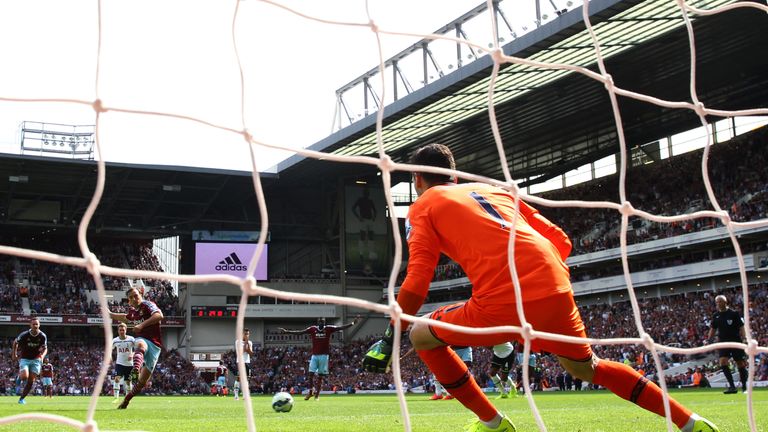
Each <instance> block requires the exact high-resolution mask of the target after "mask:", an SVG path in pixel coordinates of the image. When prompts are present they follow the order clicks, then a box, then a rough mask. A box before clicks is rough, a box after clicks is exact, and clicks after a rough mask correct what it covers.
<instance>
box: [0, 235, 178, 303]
mask: <svg viewBox="0 0 768 432" xmlns="http://www.w3.org/2000/svg"><path fill="white" fill-rule="evenodd" d="M35 246H36V247H41V246H43V247H41V249H42V250H46V251H50V252H55V253H59V254H62V255H77V253H74V254H73V251H71V250H66V247H67V246H66V245H55V244H52V243H46V244H44V245H39V244H37V245H35ZM53 246H59V247H60V248H64V249H51V247H53ZM30 247H31V246H30ZM94 253H95V254H96V255H97V256H98V257H99V260H100V262H101V263H102V264H104V265H108V266H112V267H120V268H131V269H135V270H152V271H160V272H161V271H163V269H162V266H161V265H160V263H159V261H158V259H157V257H156V256H155V255H154V254H153V253H152V244H151V242H122V243H119V244H104V245H98V244H97V245H94ZM2 267H3V272H2V273H0V300H2V302H1V303H0V311H2V312H11V313H22V312H24V310H23V306H22V304H23V303H22V298H23V297H27V298H28V300H29V309H30V311H29V312H30V313H34V314H37V315H51V314H54V315H60V314H69V315H80V314H86V315H97V314H100V309H99V304H98V302H96V301H94V298H95V297H94V296H90V295H88V294H89V293H90V292H91V291H93V290H95V289H96V286H95V283H94V281H93V278H92V277H91V276H90V275H89V274H88V272H87V271H86V270H85V269H83V268H81V267H71V266H66V265H59V264H54V263H50V262H47V261H38V260H33V259H25V258H15V257H7V258H6V259H5V260H4V261H3V262H2ZM102 281H103V283H104V288H105V289H106V290H116V291H121V290H125V289H127V288H128V287H129V286H130V282H129V281H128V279H126V278H121V277H113V276H108V275H102ZM144 283H145V287H146V290H145V293H144V297H145V298H147V299H149V300H152V301H154V302H155V303H156V304H157V305H158V306H159V307H160V309H161V310H162V311H163V313H164V314H165V315H166V316H178V315H180V314H181V310H180V306H179V301H178V296H177V295H176V294H175V293H174V290H173V287H172V285H171V284H170V283H169V282H168V281H167V280H152V279H148V280H145V281H144ZM109 307H110V309H111V310H113V311H115V312H124V311H125V310H126V308H127V303H126V302H125V300H123V301H121V302H116V301H110V303H109Z"/></svg>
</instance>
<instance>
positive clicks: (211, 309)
mask: <svg viewBox="0 0 768 432" xmlns="http://www.w3.org/2000/svg"><path fill="white" fill-rule="evenodd" d="M192 316H193V317H195V318H237V306H192Z"/></svg>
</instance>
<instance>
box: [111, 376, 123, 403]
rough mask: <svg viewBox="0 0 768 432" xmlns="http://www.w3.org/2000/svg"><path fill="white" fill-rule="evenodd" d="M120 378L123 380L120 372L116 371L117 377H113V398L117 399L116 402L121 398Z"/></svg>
mask: <svg viewBox="0 0 768 432" xmlns="http://www.w3.org/2000/svg"><path fill="white" fill-rule="evenodd" d="M120 378H122V377H121V376H120V372H119V371H118V370H117V369H115V376H114V377H112V396H114V397H115V401H117V399H118V398H119V397H120ZM113 402H114V401H113Z"/></svg>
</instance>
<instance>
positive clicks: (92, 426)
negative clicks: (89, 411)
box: [81, 420, 99, 432]
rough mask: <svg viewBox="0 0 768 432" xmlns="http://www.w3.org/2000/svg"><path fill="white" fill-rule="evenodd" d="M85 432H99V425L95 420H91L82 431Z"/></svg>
mask: <svg viewBox="0 0 768 432" xmlns="http://www.w3.org/2000/svg"><path fill="white" fill-rule="evenodd" d="M81 430H82V431H83V432H99V425H97V424H96V422H95V421H94V420H89V421H88V422H86V423H85V424H84V425H83V428H82V429H81Z"/></svg>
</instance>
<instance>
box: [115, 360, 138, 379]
mask: <svg viewBox="0 0 768 432" xmlns="http://www.w3.org/2000/svg"><path fill="white" fill-rule="evenodd" d="M132 370H133V366H126V365H121V364H116V365H115V375H114V376H115V377H122V378H123V379H124V380H126V381H128V380H129V379H131V371H132Z"/></svg>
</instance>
